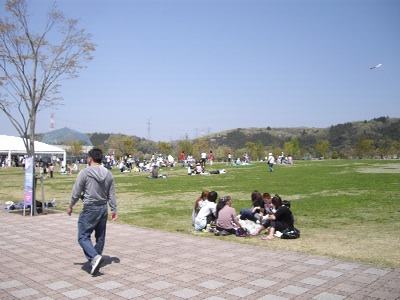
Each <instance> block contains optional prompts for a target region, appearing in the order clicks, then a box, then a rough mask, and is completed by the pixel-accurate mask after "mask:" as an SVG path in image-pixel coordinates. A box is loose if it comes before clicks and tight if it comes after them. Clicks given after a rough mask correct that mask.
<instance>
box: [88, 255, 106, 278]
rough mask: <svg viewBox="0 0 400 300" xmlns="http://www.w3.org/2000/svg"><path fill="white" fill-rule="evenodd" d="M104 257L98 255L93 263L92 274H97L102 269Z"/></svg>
mask: <svg viewBox="0 0 400 300" xmlns="http://www.w3.org/2000/svg"><path fill="white" fill-rule="evenodd" d="M102 260H103V257H102V256H101V255H96V256H95V257H94V258H93V260H92V262H91V264H92V271H91V272H90V274H91V275H95V274H96V273H97V272H98V271H99V269H100V263H101V262H102Z"/></svg>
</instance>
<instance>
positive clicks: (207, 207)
mask: <svg viewBox="0 0 400 300" xmlns="http://www.w3.org/2000/svg"><path fill="white" fill-rule="evenodd" d="M217 198H218V194H217V192H215V191H211V192H209V191H203V192H202V193H201V195H200V197H199V198H198V199H197V200H196V202H195V204H194V207H193V212H192V221H193V226H194V228H195V229H196V230H199V231H212V232H214V234H215V235H229V234H235V235H237V236H244V235H249V234H251V235H259V234H260V233H261V232H263V231H264V230H266V232H268V235H267V236H265V237H263V239H265V240H272V239H273V238H274V236H275V235H277V232H283V231H284V230H286V229H290V230H292V229H294V216H293V214H292V212H291V210H290V201H287V200H285V201H282V198H281V197H280V196H279V195H275V196H273V197H271V195H270V194H269V193H264V194H261V193H260V192H259V191H257V190H255V191H254V192H253V193H252V194H251V201H252V206H251V208H250V209H241V210H240V215H239V216H237V215H236V211H235V209H234V208H233V207H232V198H231V197H230V196H225V197H222V198H219V200H218V203H216V201H217Z"/></svg>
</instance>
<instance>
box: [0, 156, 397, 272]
mask: <svg viewBox="0 0 400 300" xmlns="http://www.w3.org/2000/svg"><path fill="white" fill-rule="evenodd" d="M81 168H83V166H81ZM222 168H225V169H226V170H227V171H228V172H227V174H221V175H209V176H201V175H197V176H188V175H187V173H186V169H181V168H180V166H177V167H176V168H175V169H174V170H170V169H164V170H160V174H168V178H167V179H147V178H146V176H147V175H148V174H147V173H121V172H119V170H117V169H113V170H112V172H113V174H114V177H115V182H116V190H117V199H118V204H119V220H118V222H124V223H128V224H131V225H135V226H141V227H147V228H153V229H156V230H165V231H172V232H180V233H183V234H189V233H190V231H191V230H192V229H193V227H192V223H191V211H192V207H193V203H194V201H195V199H196V198H197V197H198V196H199V195H200V193H201V191H202V190H204V189H207V190H215V191H217V192H218V195H219V196H221V197H222V196H226V195H230V196H231V197H232V199H233V204H232V206H233V207H234V208H235V209H236V211H237V212H239V210H240V209H241V208H249V207H250V206H251V201H250V194H251V192H252V191H253V190H255V189H257V190H259V191H261V192H262V193H264V192H270V193H271V194H279V195H281V196H282V198H283V199H287V200H291V202H292V211H293V213H294V215H295V218H296V224H295V225H296V227H297V228H298V229H300V230H301V238H300V239H297V240H279V239H274V240H273V241H262V240H261V239H260V238H259V237H248V238H237V237H234V236H228V237H215V236H213V235H212V234H201V235H200V236H204V237H209V238H218V239H221V238H223V239H226V240H229V241H231V242H237V243H246V244H252V245H258V246H262V247H268V248H274V249H283V250H290V251H297V252H303V253H309V254H318V255H326V256H331V257H337V258H343V259H351V260H357V261H362V262H370V263H374V264H379V265H386V266H392V267H399V266H400V250H399V249H398V245H399V244H400V235H399V234H398V233H399V232H400V200H399V199H400V161H398V160H387V161H385V160H327V161H304V162H303V161H296V162H295V164H294V165H278V166H276V167H275V171H274V172H273V173H271V172H269V170H268V167H267V165H266V164H265V163H255V164H254V165H252V166H240V167H233V166H231V167H230V166H226V165H225V164H222V163H214V165H213V166H209V165H207V169H208V170H215V169H222ZM55 173H56V174H55V178H53V179H51V178H47V179H45V180H44V191H45V199H46V200H47V201H51V200H52V199H53V198H56V199H57V209H59V210H64V211H65V210H66V207H67V204H68V199H69V197H70V194H71V190H72V186H73V184H74V182H75V178H76V174H73V175H59V174H58V172H55ZM0 180H1V182H2V189H1V190H0V199H1V200H4V201H7V200H11V201H14V202H18V201H21V199H22V198H23V184H24V175H23V170H22V169H21V168H8V169H2V170H0ZM37 192H38V195H37V199H40V198H41V195H40V188H38V190H37ZM80 206H81V205H78V206H77V207H76V209H75V212H76V213H78V212H79V211H80Z"/></svg>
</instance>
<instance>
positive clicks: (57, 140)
mask: <svg viewBox="0 0 400 300" xmlns="http://www.w3.org/2000/svg"><path fill="white" fill-rule="evenodd" d="M42 142H43V143H46V144H49V145H57V146H58V147H60V148H62V149H64V150H68V149H69V148H70V145H71V143H72V142H80V143H81V144H82V148H83V152H84V153H88V152H89V150H90V149H92V148H93V144H92V142H91V141H90V139H89V138H88V136H87V135H86V134H85V133H82V132H79V131H76V130H73V129H70V128H67V127H64V128H61V129H56V130H52V131H49V132H47V133H45V134H44V135H43V138H42Z"/></svg>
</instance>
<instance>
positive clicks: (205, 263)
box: [0, 201, 400, 300]
mask: <svg viewBox="0 0 400 300" xmlns="http://www.w3.org/2000/svg"><path fill="white" fill-rule="evenodd" d="M0 207H1V208H2V210H1V212H0V220H1V231H0V268H1V269H0V299H1V300H8V299H43V300H44V299H98V300H100V299H110V300H114V299H209V300H219V299H229V300H232V299H260V300H267V299H268V300H270V299H274V300H283V299H318V300H325V299H333V300H339V299H363V300H364V299H400V269H398V268H397V269H391V268H387V267H382V266H375V265H370V264H364V263H359V262H353V261H344V260H339V259H332V258H327V257H320V256H312V255H304V254H298V253H289V252H283V251H277V250H269V249H266V248H260V247H255V246H249V245H243V244H235V243H231V242H225V241H223V237H221V240H214V239H207V238H202V237H198V236H190V235H184V234H179V233H168V232H161V231H153V230H148V229H142V228H137V227H133V226H129V225H124V224H120V223H112V222H109V223H108V227H107V240H106V247H105V253H104V254H105V260H104V262H103V264H102V267H101V269H100V271H99V273H98V274H97V275H96V276H91V275H90V274H89V272H90V267H89V264H88V263H87V262H86V261H85V258H84V255H83V252H82V250H81V248H80V247H79V245H78V243H77V241H76V235H77V215H74V216H71V217H69V216H68V215H67V214H66V213H51V214H48V215H39V216H35V217H30V216H25V217H23V216H22V215H21V214H17V213H15V212H11V213H9V212H8V211H7V210H4V209H3V208H4V207H5V205H4V201H3V202H1V201H0ZM274 257H275V258H278V259H277V260H275V261H273V260H268V258H274Z"/></svg>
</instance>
